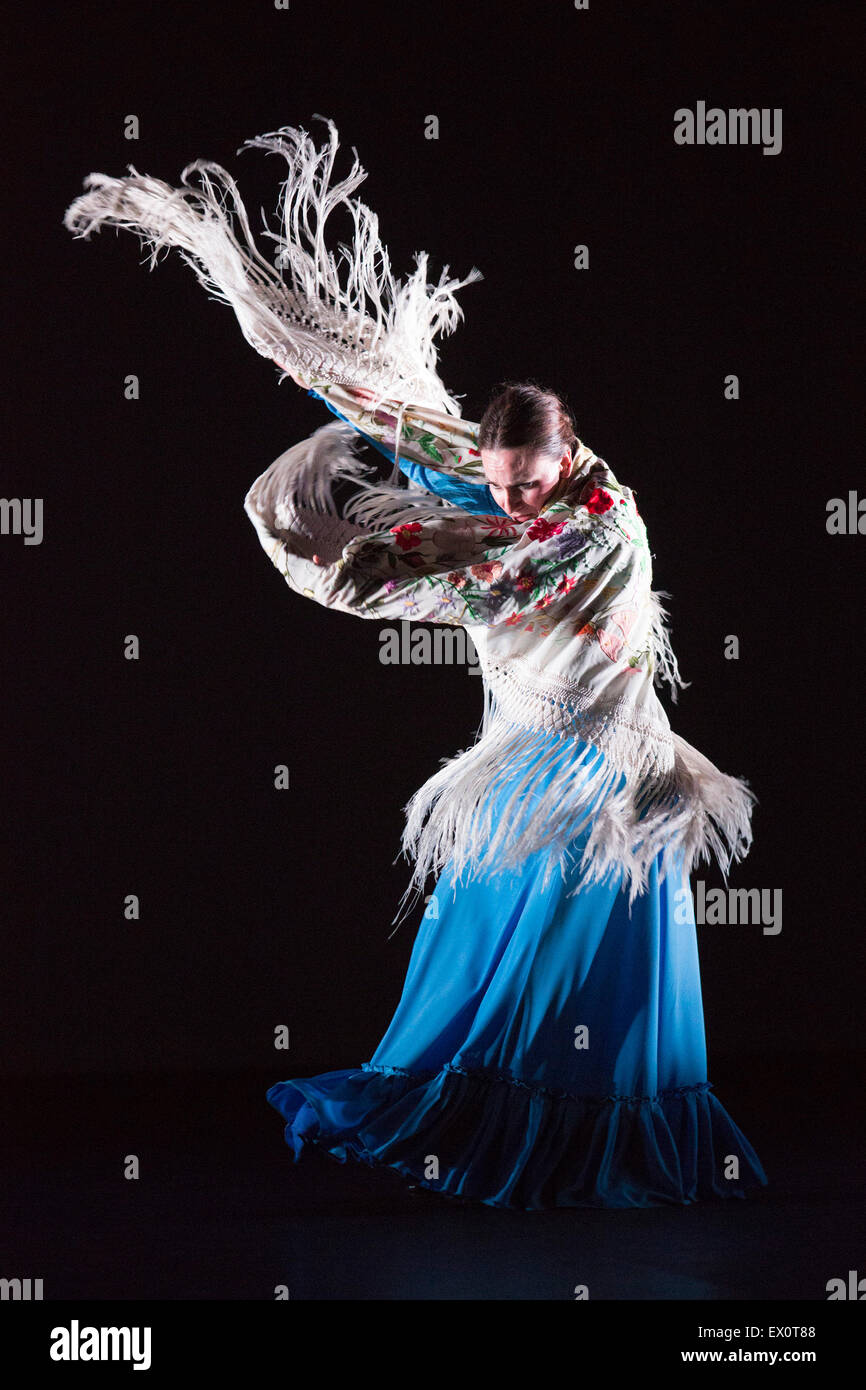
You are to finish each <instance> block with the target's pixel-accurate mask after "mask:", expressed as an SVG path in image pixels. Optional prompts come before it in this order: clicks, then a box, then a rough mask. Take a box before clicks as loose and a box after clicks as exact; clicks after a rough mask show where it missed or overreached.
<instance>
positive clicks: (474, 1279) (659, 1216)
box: [2, 1056, 866, 1301]
mask: <svg viewBox="0 0 866 1390" xmlns="http://www.w3.org/2000/svg"><path fill="white" fill-rule="evenodd" d="M339 1065H346V1062H345V1059H343V1061H342V1062H340V1061H339V1060H338V1059H332V1061H331V1062H330V1068H335V1067H336V1066H339ZM327 1069H329V1064H328V1063H327V1062H326V1063H325V1064H324V1065H322V1064H321V1062H320V1063H319V1064H318V1065H317V1066H316V1067H314V1068H307V1069H304V1068H298V1067H297V1066H296V1065H291V1066H290V1067H289V1068H285V1066H281V1065H280V1064H279V1063H275V1065H274V1066H273V1067H272V1068H271V1069H270V1070H269V1071H268V1072H267V1073H266V1074H264V1073H262V1074H255V1073H254V1074H249V1073H248V1074H244V1075H237V1074H234V1075H216V1074H205V1073H199V1074H171V1075H162V1076H141V1075H139V1076H135V1077H121V1076H90V1077H81V1076H74V1077H72V1076H63V1077H57V1078H54V1079H45V1078H40V1079H33V1080H25V1079H16V1080H14V1081H9V1080H8V1079H7V1080H6V1081H5V1082H4V1083H3V1091H2V1094H3V1104H4V1111H5V1124H4V1132H5V1137H6V1145H5V1153H4V1156H3V1160H2V1191H3V1199H2V1200H3V1207H4V1215H3V1223H2V1224H3V1231H4V1237H3V1266H4V1268H3V1270H2V1273H3V1274H4V1275H5V1276H7V1277H10V1276H13V1275H15V1276H18V1277H22V1278H23V1277H30V1278H42V1279H43V1280H44V1286H43V1287H44V1298H45V1299H46V1300H57V1299H69V1300H78V1299H161V1300H162V1299H166V1300H176V1299H206V1300H209V1299H264V1300H271V1299H273V1298H274V1288H275V1286H276V1285H281V1284H285V1285H287V1286H288V1289H289V1294H290V1297H291V1298H292V1299H302V1300H303V1299H328V1300H331V1299H338V1300H339V1299H349V1300H369V1299H385V1300H390V1299H457V1300H467V1299H490V1300H507V1299H518V1300H520V1299H534V1300H563V1299H564V1300H569V1299H571V1298H573V1296H574V1295H573V1290H574V1286H575V1285H576V1284H579V1283H581V1284H587V1285H588V1287H589V1290H590V1296H591V1298H592V1299H689V1300H691V1299H700V1300H702V1299H759V1300H768V1299H785V1300H787V1299H807V1300H819V1301H825V1300H826V1297H827V1295H826V1291H825V1285H826V1282H827V1280H828V1279H831V1278H834V1277H843V1278H844V1277H847V1273H848V1271H849V1270H851V1269H862V1267H863V1252H864V1244H863V1239H862V1236H863V1222H862V1213H863V1197H864V1190H866V1175H864V1173H863V1171H862V1166H861V1163H860V1152H861V1146H862V1141H861V1139H860V1138H859V1137H858V1133H857V1131H858V1128H859V1127H862V1119H861V1117H862V1101H861V1097H862V1095H863V1090H864V1079H866V1076H864V1073H866V1058H863V1057H862V1056H858V1057H851V1056H837V1057H823V1058H820V1059H815V1058H808V1057H805V1056H798V1057H776V1058H773V1059H767V1058H764V1059H760V1060H759V1059H755V1058H747V1059H744V1058H736V1059H733V1058H729V1059H724V1060H722V1059H719V1058H716V1059H714V1062H713V1066H712V1068H711V1073H710V1074H711V1079H712V1080H713V1083H714V1087H715V1091H716V1094H717V1095H718V1097H719V1099H720V1100H721V1101H722V1103H723V1104H724V1105H725V1106H726V1108H727V1109H728V1110H729V1111H730V1113H731V1114H732V1116H733V1118H734V1119H735V1120H736V1122H737V1123H738V1124H739V1125H740V1127H741V1128H742V1129H743V1131H744V1132H745V1134H746V1135H747V1137H748V1138H749V1139H750V1140H751V1142H752V1144H753V1145H754V1147H755V1148H756V1150H757V1152H758V1154H759V1156H760V1158H761V1160H762V1162H763V1164H764V1167H765V1168H766V1170H767V1174H768V1177H769V1180H770V1187H769V1189H768V1191H767V1192H766V1193H765V1194H764V1195H763V1196H761V1197H759V1198H757V1199H756V1200H754V1201H750V1202H736V1201H718V1202H713V1203H705V1204H699V1205H695V1206H692V1207H685V1208H655V1209H651V1210H645V1211H644V1210H637V1211H611V1212H606V1211H594V1210H572V1211H554V1212H543V1213H531V1214H525V1215H524V1214H518V1213H511V1212H507V1211H499V1210H495V1209H490V1208H485V1207H479V1206H465V1207H464V1206H460V1205H454V1204H452V1203H449V1202H446V1201H443V1200H442V1199H439V1198H437V1197H435V1196H432V1195H427V1194H421V1195H413V1194H412V1193H411V1192H409V1191H408V1190H407V1187H406V1185H405V1183H404V1181H403V1180H402V1179H401V1178H400V1177H399V1176H397V1175H395V1174H392V1173H391V1172H390V1171H389V1170H369V1169H366V1168H363V1167H360V1166H358V1165H356V1164H347V1165H345V1166H343V1165H340V1164H339V1163H337V1162H336V1161H335V1160H333V1159H331V1158H329V1157H328V1156H327V1155H324V1154H318V1153H316V1154H312V1155H310V1156H309V1157H308V1158H305V1159H304V1161H303V1162H302V1163H300V1164H298V1165H296V1164H294V1162H293V1161H292V1158H291V1155H290V1152H289V1149H288V1148H287V1146H286V1145H285V1142H284V1140H283V1137H282V1121H281V1118H280V1116H279V1115H278V1114H277V1112H276V1111H275V1110H273V1109H272V1108H271V1107H270V1106H269V1105H268V1104H267V1102H266V1101H265V1091H266V1089H267V1087H268V1086H269V1085H270V1084H271V1083H272V1082H274V1081H277V1080H282V1079H285V1078H286V1077H290V1076H293V1075H294V1076H303V1075H310V1074H313V1072H314V1071H316V1070H327ZM127 1154H136V1155H137V1156H138V1158H139V1160H140V1165H141V1176H140V1178H139V1179H138V1180H137V1181H129V1180H126V1179H124V1177H123V1163H124V1158H125V1156H126V1155H127ZM863 1272H866V1270H864V1271H863Z"/></svg>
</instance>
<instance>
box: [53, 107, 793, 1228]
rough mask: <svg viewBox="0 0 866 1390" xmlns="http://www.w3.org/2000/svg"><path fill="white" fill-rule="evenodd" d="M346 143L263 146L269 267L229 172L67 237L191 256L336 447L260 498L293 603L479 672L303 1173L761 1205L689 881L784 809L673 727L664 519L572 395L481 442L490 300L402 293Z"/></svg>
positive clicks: (319, 1106) (317, 1108)
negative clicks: (478, 382)
mask: <svg viewBox="0 0 866 1390" xmlns="http://www.w3.org/2000/svg"><path fill="white" fill-rule="evenodd" d="M316 119H325V118H323V117H317V118H316ZM326 125H327V129H328V139H327V141H326V142H325V144H324V145H323V146H322V148H321V149H317V148H316V146H315V144H314V143H313V141H312V140H311V139H310V137H309V136H308V135H307V133H306V132H305V131H304V130H303V129H295V128H292V127H284V128H282V129H280V130H278V131H275V132H272V133H271V134H268V135H262V136H259V137H257V138H256V139H253V140H250V141H247V142H245V145H244V146H242V149H243V148H247V147H252V148H257V149H260V150H263V151H265V152H267V153H272V154H278V155H280V156H282V157H283V158H284V159H285V160H286V162H287V165H288V176H287V178H286V181H285V183H284V184H283V185H282V186H281V190H280V211H281V228H280V231H279V233H274V232H269V231H267V230H266V231H265V233H264V235H265V236H267V237H269V238H270V239H271V240H272V241H273V242H274V243H275V251H276V255H275V256H274V257H273V259H272V260H270V261H269V260H268V259H266V258H265V256H264V255H263V254H262V253H261V251H260V250H259V249H258V247H257V246H256V244H255V241H254V239H253V237H252V234H251V231H250V227H249V222H248V219H247V214H246V209H245V208H244V204H243V202H242V200H241V198H240V195H239V193H238V190H237V188H236V185H235V183H234V181H233V179H232V178H231V176H230V175H229V174H228V172H227V171H226V170H225V169H224V168H222V167H221V166H220V165H217V164H213V163H210V162H207V161H203V160H198V161H196V162H195V163H193V164H190V165H189V166H187V168H186V169H184V171H183V173H182V175H181V185H180V186H179V187H176V188H175V187H172V186H170V185H168V184H166V183H163V182H161V181H159V180H157V179H154V178H151V177H149V176H142V175H140V174H138V172H137V171H136V170H135V168H134V167H133V166H132V165H129V166H128V169H129V174H128V176H125V177H122V178H110V177H108V176H106V175H103V174H91V175H90V176H89V177H88V178H87V180H86V181H85V188H86V192H85V193H84V194H83V195H82V196H81V197H79V198H78V199H76V201H75V202H74V203H72V205H71V206H70V207H69V208H68V209H67V212H66V214H65V218H64V222H65V225H66V227H67V228H68V229H69V230H70V231H71V232H73V233H74V234H75V235H76V236H78V237H88V236H89V235H90V234H91V233H92V232H94V231H97V230H99V229H100V228H101V227H102V226H104V225H109V226H115V227H125V228H127V229H129V230H131V231H133V232H135V233H136V234H137V235H138V236H139V238H140V240H141V242H142V244H143V245H147V246H149V247H150V249H151V253H152V255H151V266H153V265H154V264H155V263H156V259H157V253H158V251H159V249H160V248H161V247H174V248H176V249H177V250H178V251H179V252H180V254H181V255H182V256H183V258H184V259H185V260H186V261H187V262H188V264H189V265H190V266H191V267H192V268H193V270H194V271H195V273H196V275H197V276H198V278H199V280H200V282H201V283H202V284H203V285H204V286H205V288H206V289H208V290H209V291H210V292H211V293H212V294H213V295H215V296H216V297H217V298H219V299H220V300H222V301H224V302H225V303H228V304H230V305H231V307H232V308H233V309H234V311H235V314H236V315H237V318H238V321H239V323H240V325H241V328H242V330H243V333H244V335H245V337H246V338H247V341H248V342H249V343H250V344H251V345H252V346H253V347H254V348H255V349H256V350H257V351H258V352H259V353H261V354H262V355H263V356H265V357H268V358H269V359H271V360H272V361H273V362H275V363H276V364H277V365H278V366H279V368H280V369H281V373H282V376H281V380H282V379H284V377H285V376H287V375H288V376H290V377H291V378H292V379H293V380H294V381H296V382H297V383H298V384H299V385H300V386H301V387H303V388H304V389H305V390H306V391H308V392H309V393H310V394H311V395H313V396H315V397H316V398H318V399H321V400H322V401H323V403H324V404H325V405H326V406H327V407H328V409H329V410H330V411H331V413H332V414H333V415H334V416H336V417H337V418H336V419H334V420H332V421H330V422H328V423H326V424H324V425H323V426H322V427H320V428H319V429H317V430H316V431H315V432H314V433H313V434H312V435H311V436H310V437H309V438H308V439H304V440H302V441H301V442H300V443H298V444H295V445H294V446H293V447H291V448H290V449H288V450H287V451H286V452H285V453H284V454H282V455H281V456H280V457H279V458H278V459H276V460H275V461H274V463H272V464H271V465H270V467H269V468H268V469H266V471H265V472H264V473H263V474H262V475H261V477H259V478H257V479H256V481H255V482H254V483H253V484H252V487H251V488H250V489H249V492H248V493H247V496H246V499H245V507H246V512H247V514H248V516H249V518H250V521H251V522H252V524H253V526H254V527H255V530H256V533H257V535H258V538H259V540H260V542H261V544H262V547H263V548H264V551H265V553H266V554H267V555H268V557H269V559H270V560H271V561H272V562H273V564H274V565H275V566H276V567H277V569H278V570H279V572H280V573H281V574H282V575H283V576H284V578H285V580H286V582H287V584H288V586H289V588H290V589H292V590H293V591H294V592H296V593H297V594H300V595H303V596H305V597H307V598H311V599H313V600H315V601H316V602H317V603H320V604H322V605H323V606H324V607H325V608H335V609H338V610H339V611H341V612H346V613H354V614H356V615H357V616H358V617H360V618H372V619H377V620H378V619H398V620H409V621H414V622H425V623H431V622H432V623H444V624H456V625H462V626H463V627H464V628H465V629H466V630H467V632H468V633H469V635H470V636H471V639H472V642H473V643H474V646H475V648H476V650H477V653H478V658H479V662H480V665H481V670H482V675H483V683H484V713H483V721H482V724H481V728H480V730H479V735H478V738H477V741H476V742H475V743H474V745H473V746H471V747H469V748H467V749H465V750H464V751H463V752H461V753H459V754H458V755H456V756H452V757H450V758H449V759H447V760H446V761H444V762H443V764H442V766H441V767H440V769H439V770H438V771H437V772H436V773H435V774H434V775H433V776H432V777H431V778H430V779H429V780H428V781H427V782H426V783H425V784H424V785H423V786H422V787H420V788H419V790H418V791H417V792H416V793H415V794H414V796H413V797H412V798H411V800H410V802H409V804H408V806H407V808H406V825H405V831H404V837H403V847H404V851H405V853H406V856H407V858H408V859H409V860H410V861H411V862H412V863H413V866H414V867H413V873H412V880H411V882H410V885H409V888H408V889H407V898H408V896H409V894H410V893H414V894H415V898H416V900H417V896H418V895H419V894H420V892H421V890H422V889H423V887H424V885H425V883H426V880H427V878H428V875H433V876H435V879H436V886H435V891H434V892H433V893H432V896H431V897H430V898H429V902H428V906H427V908H426V911H425V912H424V914H423V917H422V920H421V923H420V926H419V929H418V932H417V936H416V939H415V943H414V947H413V951H412V955H411V960H410V963H409V968H408V972H407V976H406V980H405V984H404V988H403V993H402V997H401V999H400V1002H399V1005H398V1007H397V1009H396V1012H395V1014H394V1016H393V1018H392V1020H391V1023H390V1025H389V1027H388V1029H387V1031H386V1033H385V1036H384V1037H383V1038H382V1040H381V1042H380V1043H379V1045H378V1047H377V1048H376V1050H375V1051H374V1052H373V1054H372V1056H371V1057H370V1058H369V1060H368V1061H365V1062H362V1063H361V1064H360V1065H358V1066H354V1067H350V1068H347V1069H344V1070H339V1071H331V1072H327V1073H324V1074H322V1075H319V1076H313V1077H309V1078H293V1079H291V1080H285V1081H280V1082H277V1083H276V1084H274V1085H273V1086H271V1088H270V1089H269V1090H268V1092H267V1100H268V1101H269V1102H270V1104H271V1105H273V1106H274V1107H275V1108H276V1109H277V1110H278V1111H279V1113H280V1114H281V1116H282V1117H283V1119H284V1121H285V1137H286V1140H287V1142H288V1144H289V1146H290V1147H291V1150H292V1152H293V1154H294V1157H295V1159H296V1160H298V1159H300V1158H301V1157H302V1155H303V1154H305V1153H306V1152H307V1151H308V1150H310V1149H311V1148H314V1147H315V1148H318V1149H319V1150H323V1151H325V1152H327V1153H329V1154H331V1155H332V1156H333V1157H335V1158H337V1159H339V1160H340V1161H342V1162H346V1161H347V1160H348V1159H355V1160H358V1161H360V1162H363V1163H366V1164H370V1165H374V1164H375V1165H385V1166H387V1167H389V1168H390V1169H393V1170H396V1171H397V1172H398V1173H400V1174H402V1175H404V1176H405V1178H406V1179H408V1180H409V1181H410V1183H411V1184H412V1185H413V1186H415V1187H418V1188H422V1189H424V1188H426V1189H429V1190H430V1191H434V1192H438V1193H442V1194H444V1195H445V1196H447V1197H452V1198H460V1199H463V1200H470V1201H475V1202H482V1203H485V1204H487V1205H489V1206H496V1207H505V1208H511V1209H513V1210H520V1211H540V1210H545V1209H549V1208H554V1207H582V1206H593V1207H609V1208H623V1207H649V1206H658V1205H662V1204H667V1203H678V1204H684V1203H692V1202H695V1201H698V1200H704V1199H711V1198H725V1197H738V1198H743V1197H746V1196H748V1195H749V1194H751V1193H752V1192H754V1191H756V1190H758V1189H760V1188H762V1187H764V1186H765V1185H766V1182H767V1179H766V1175H765V1173H764V1170H763V1168H762V1166H761V1163H760V1161H759V1159H758V1157H757V1155H756V1154H755V1152H754V1150H753V1149H752V1147H751V1145H750V1144H749V1142H748V1140H747V1139H746V1137H745V1136H744V1135H743V1134H742V1133H741V1131H740V1130H739V1129H738V1128H737V1126H736V1124H735V1123H734V1121H733V1119H732V1118H731V1117H730V1115H729V1114H728V1112H727V1111H726V1110H725V1108H724V1107H723V1106H722V1104H721V1103H720V1101H719V1100H718V1099H717V1097H716V1096H715V1095H714V1093H713V1088H712V1084H711V1082H710V1081H709V1080H708V1074H707V1055H706V1045H705V1033H704V1018H703V1008H702V1000H701V985H700V973H699V963H698V949H697V933H696V925H695V918H694V910H693V906H692V898H691V892H690V886H689V875H690V873H691V871H692V870H693V869H694V867H695V866H696V864H698V863H700V862H702V861H706V860H709V859H710V857H711V856H714V857H715V858H716V860H717V861H718V862H719V864H720V865H721V866H722V868H723V869H724V870H725V871H727V869H728V868H729V866H730V863H731V861H732V860H734V859H741V858H742V857H743V855H744V854H745V853H746V852H747V850H748V848H749V845H750V843H751V812H752V804H753V801H754V796H753V794H752V792H751V791H750V790H749V788H748V786H747V784H746V783H745V782H743V781H742V780H740V779H737V778H734V777H730V776H727V775H725V774H724V773H722V772H720V771H719V769H718V768H716V767H715V766H714V765H713V764H712V763H711V762H709V761H708V760H707V759H706V758H705V757H703V756H702V755H701V754H700V753H699V752H698V751H697V750H696V749H694V748H692V747H691V746H690V745H689V744H688V743H686V742H685V741H684V740H683V739H682V738H680V737H679V736H678V735H677V734H676V733H674V732H673V731H672V730H671V727H670V723H669V720H668V718H667V715H666V714H665V711H664V709H663V707H662V705H661V703H660V700H659V698H658V695H657V692H656V684H657V683H658V682H660V681H662V680H665V681H667V682H668V683H669V685H670V688H671V692H672V695H673V697H674V698H675V697H676V687H677V686H678V685H682V684H683V682H682V680H681V679H680V675H679V671H678V668H677V663H676V660H675V657H674V655H673V652H672V650H671V647H670V643H669V640H668V634H667V629H666V625H665V614H664V610H663V608H662V607H661V604H660V602H659V596H658V595H657V594H656V593H654V591H653V589H652V574H651V563H650V551H649V547H648V544H647V535H646V529H645V527H644V524H643V521H642V519H641V517H640V514H639V512H638V509H637V506H636V503H635V498H634V494H633V493H632V491H631V490H630V488H628V487H627V486H625V485H623V484H622V483H620V482H619V481H618V480H617V478H616V477H615V476H614V474H613V472H612V471H611V469H610V467H609V466H608V465H607V463H605V461H604V460H603V459H601V458H599V457H598V456H597V455H596V454H595V453H594V452H593V450H592V449H591V448H589V446H588V445H586V444H584V443H583V442H582V441H581V440H580V439H579V438H578V437H577V435H576V433H575V426H574V421H573V419H572V417H571V415H570V413H569V411H568V409H567V407H566V406H565V404H564V402H563V401H562V400H561V399H560V397H559V396H558V395H556V394H555V393H554V392H552V391H548V390H545V389H542V388H541V387H539V386H537V385H535V384H534V383H510V384H507V385H505V386H504V387H503V388H502V389H500V390H499V391H497V392H496V393H495V394H494V396H493V398H492V399H491V400H490V402H489V404H488V406H487V408H486V410H485V412H484V414H483V417H482V419H481V420H480V421H479V422H477V423H474V422H470V421H467V420H464V419H463V418H462V417H461V414H460V407H459V405H458V403H457V401H456V399H455V398H454V397H452V396H450V395H449V394H448V393H447V392H446V390H445V388H444V386H443V384H442V382H441V380H440V378H439V376H438V374H437V370H436V366H437V347H436V339H437V337H438V335H439V334H440V333H450V332H452V331H453V330H454V328H455V327H456V326H457V323H458V322H459V320H460V318H461V317H462V310H461V308H460V307H459V305H458V304H457V301H456V298H455V294H456V291H458V290H459V289H461V288H462V287H463V286H465V285H467V284H469V283H471V282H472V281H474V280H478V279H481V278H483V277H482V276H481V274H480V272H479V271H478V270H477V269H473V270H472V271H471V272H470V274H469V275H468V276H466V278H465V279H463V280H455V279H449V278H448V267H447V266H446V267H445V270H444V271H443V273H442V275H441V276H440V280H439V283H438V284H432V283H428V280H427V256H426V253H424V252H419V253H416V256H415V260H416V269H415V270H414V272H413V273H412V274H411V275H409V276H408V277H407V278H406V280H405V282H403V281H395V279H394V277H393V275H392V272H391V267H390V260H389V257H388V253H387V250H386V248H385V246H384V245H383V244H382V242H381V240H380V238H379V232H378V221H377V218H376V216H375V214H374V213H373V212H372V211H371V210H370V209H369V208H368V207H367V206H366V205H365V204H364V203H362V202H361V201H360V200H359V199H357V198H354V197H353V196H352V195H353V193H354V191H355V189H356V188H357V186H358V185H359V184H360V183H361V182H362V180H363V179H364V178H366V173H365V171H364V169H363V168H362V167H361V165H360V164H359V162H358V157H357V153H356V152H355V151H353V155H354V162H353V167H352V169H351V172H350V174H349V176H348V177H347V178H346V179H344V180H343V181H341V182H333V181H332V173H333V166H334V160H335V156H336V153H337V149H338V137H337V131H336V128H335V126H334V124H333V122H331V121H330V120H326ZM336 208H342V209H344V210H348V212H349V213H350V214H351V217H352V219H353V223H354V236H353V239H352V242H351V245H349V246H346V245H344V244H340V245H339V248H338V249H339V251H340V253H341V257H342V260H343V261H344V262H345V265H344V266H341V264H340V263H339V262H338V261H337V259H336V258H335V256H334V254H333V252H331V251H330V250H329V249H328V248H327V245H326V241H325V231H326V223H327V219H328V217H329V216H330V215H331V214H332V213H333V211H334V210H335V209H336ZM275 265H276V266H278V267H279V268H280V270H281V271H282V272H283V273H282V274H281V273H278V272H277V270H275V268H274V266H275ZM341 270H342V274H341ZM364 441H367V442H369V443H370V444H372V445H373V446H374V448H375V449H376V450H377V451H378V453H380V454H382V455H384V456H385V458H386V459H388V460H389V461H390V463H391V468H390V471H389V473H388V476H387V477H386V478H380V477H379V476H377V474H376V469H375V468H374V467H373V465H372V464H371V462H370V461H369V460H368V459H365V458H364V457H363V456H362V455H361V453H360V452H359V450H360V449H361V448H362V447H363V442H364ZM336 483H340V484H341V489H340V495H341V496H342V495H343V494H344V493H346V492H347V491H348V493H349V497H348V500H347V501H345V502H343V503H342V504H341V506H340V507H339V508H338V506H337V503H336V501H335V495H334V486H335V484H336ZM347 485H349V486H348V487H347Z"/></svg>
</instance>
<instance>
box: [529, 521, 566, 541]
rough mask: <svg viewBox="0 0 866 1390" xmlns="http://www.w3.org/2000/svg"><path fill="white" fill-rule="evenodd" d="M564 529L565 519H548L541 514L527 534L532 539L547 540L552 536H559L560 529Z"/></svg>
mask: <svg viewBox="0 0 866 1390" xmlns="http://www.w3.org/2000/svg"><path fill="white" fill-rule="evenodd" d="M564 530H565V522H564V521H558V522H557V521H548V520H547V519H546V518H545V517H543V516H540V517H538V518H537V519H536V520H535V521H533V523H532V525H531V526H530V527H529V529H528V531H527V532H526V534H527V536H528V537H529V539H530V540H531V541H546V540H547V539H548V538H549V537H550V536H558V535H559V533H560V531H564Z"/></svg>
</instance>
